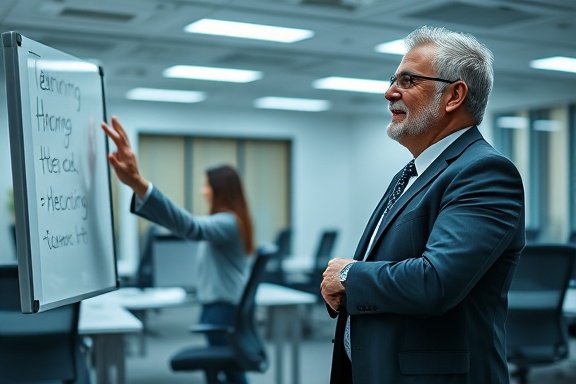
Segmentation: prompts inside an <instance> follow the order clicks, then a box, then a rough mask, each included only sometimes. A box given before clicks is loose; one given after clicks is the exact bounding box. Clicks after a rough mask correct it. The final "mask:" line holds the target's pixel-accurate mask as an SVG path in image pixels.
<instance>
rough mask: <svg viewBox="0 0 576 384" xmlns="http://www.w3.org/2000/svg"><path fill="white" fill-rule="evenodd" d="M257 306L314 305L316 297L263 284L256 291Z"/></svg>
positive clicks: (282, 287) (286, 288)
mask: <svg viewBox="0 0 576 384" xmlns="http://www.w3.org/2000/svg"><path fill="white" fill-rule="evenodd" d="M255 300H256V305H262V306H271V305H298V304H314V303H315V302H316V301H317V297H316V295H313V294H311V293H308V292H302V291H298V290H296V289H292V288H288V287H284V286H281V285H276V284H269V283H261V284H260V285H259V286H258V290H257V291H256V299H255Z"/></svg>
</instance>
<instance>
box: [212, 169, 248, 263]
mask: <svg viewBox="0 0 576 384" xmlns="http://www.w3.org/2000/svg"><path fill="white" fill-rule="evenodd" d="M206 176H207V177H208V184H209V185H210V188H212V205H211V207H210V214H214V213H218V212H229V211H231V212H232V213H234V214H235V215H236V218H237V219H238V224H239V227H240V234H241V236H242V242H243V243H244V250H245V251H246V253H247V254H249V255H250V254H252V252H253V251H254V229H253V228H252V219H251V218H250V212H249V210H248V203H247V202H246V199H245V198H244V190H243V188H242V182H241V181H240V177H239V176H238V173H237V172H236V170H234V168H232V167H231V166H229V165H221V166H217V167H213V168H209V169H208V170H207V171H206Z"/></svg>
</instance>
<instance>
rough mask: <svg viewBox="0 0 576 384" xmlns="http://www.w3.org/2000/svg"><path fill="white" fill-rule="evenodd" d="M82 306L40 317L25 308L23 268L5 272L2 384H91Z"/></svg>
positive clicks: (0, 308) (1, 274)
mask: <svg viewBox="0 0 576 384" xmlns="http://www.w3.org/2000/svg"><path fill="white" fill-rule="evenodd" d="M79 310H80V303H74V304H69V305H65V306H62V307H58V308H54V309H50V310H48V311H45V312H40V313H36V314H23V313H22V311H21V307H20V290H19V282H18V266H17V265H16V264H10V265H1V266H0V383H3V384H8V383H10V384H12V383H24V382H34V383H35V384H43V383H50V384H52V383H66V384H73V383H74V384H88V383H89V382H90V381H89V374H88V368H87V365H86V356H85V353H84V352H83V350H82V344H81V342H80V337H79V336H78V316H79Z"/></svg>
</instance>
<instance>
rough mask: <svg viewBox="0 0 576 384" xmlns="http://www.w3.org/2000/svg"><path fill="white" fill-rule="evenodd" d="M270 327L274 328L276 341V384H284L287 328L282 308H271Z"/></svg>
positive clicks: (273, 336)
mask: <svg viewBox="0 0 576 384" xmlns="http://www.w3.org/2000/svg"><path fill="white" fill-rule="evenodd" d="M269 309H270V310H269V314H270V324H269V325H270V326H271V327H272V339H273V340H274V357H275V361H276V362H275V364H274V365H275V367H274V370H275V373H276V384H282V382H283V373H284V369H283V368H284V342H285V340H286V339H285V335H286V326H285V322H284V319H283V317H284V316H283V315H284V314H283V313H282V312H283V311H282V310H281V307H277V306H272V307H270V308H269Z"/></svg>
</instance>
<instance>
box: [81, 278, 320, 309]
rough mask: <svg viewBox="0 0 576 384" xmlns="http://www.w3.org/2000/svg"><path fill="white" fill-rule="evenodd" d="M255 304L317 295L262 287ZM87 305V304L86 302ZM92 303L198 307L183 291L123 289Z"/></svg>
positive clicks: (288, 302)
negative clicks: (191, 305) (194, 305)
mask: <svg viewBox="0 0 576 384" xmlns="http://www.w3.org/2000/svg"><path fill="white" fill-rule="evenodd" d="M255 300H256V304H257V305H262V306H273V305H298V304H313V303H315V302H316V301H317V297H316V295H313V294H311V293H307V292H302V291H298V290H295V289H292V288H287V287H283V286H281V285H276V284H268V283H262V284H260V285H259V286H258V290H257V291H256V298H255ZM85 301H86V300H85ZM88 301H89V302H91V303H100V304H102V305H116V306H120V307H123V308H125V309H128V310H146V309H157V308H166V307H171V306H180V305H186V304H190V303H195V302H196V300H195V298H194V296H190V295H188V294H187V293H186V291H185V290H184V289H183V288H179V287H174V288H146V289H140V288H120V289H118V290H116V291H112V292H108V293H105V294H103V295H99V296H96V297H93V298H91V299H89V300H88Z"/></svg>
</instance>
